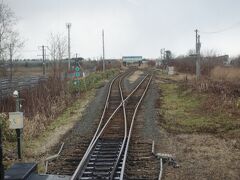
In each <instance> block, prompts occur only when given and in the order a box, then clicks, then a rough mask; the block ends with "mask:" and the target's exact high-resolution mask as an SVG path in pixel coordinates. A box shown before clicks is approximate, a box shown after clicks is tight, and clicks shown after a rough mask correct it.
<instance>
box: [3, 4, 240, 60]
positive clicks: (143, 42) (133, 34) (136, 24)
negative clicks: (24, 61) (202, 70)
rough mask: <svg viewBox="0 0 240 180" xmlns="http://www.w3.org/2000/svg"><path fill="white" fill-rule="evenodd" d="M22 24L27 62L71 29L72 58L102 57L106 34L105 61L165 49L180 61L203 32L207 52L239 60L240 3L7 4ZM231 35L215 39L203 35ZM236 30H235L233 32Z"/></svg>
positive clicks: (153, 54) (203, 41)
mask: <svg viewBox="0 0 240 180" xmlns="http://www.w3.org/2000/svg"><path fill="white" fill-rule="evenodd" d="M4 1H5V2H6V3H8V4H9V6H10V7H11V8H12V10H13V11H14V12H15V14H16V16H17V17H18V18H19V22H18V25H17V29H18V30H19V32H20V33H21V36H22V37H23V38H24V39H25V40H26V43H25V47H24V49H23V53H22V56H21V57H22V58H36V57H37V55H38V54H41V52H40V50H39V51H37V50H38V46H40V45H47V44H48V39H49V34H50V33H51V32H53V33H55V32H59V33H63V34H67V31H66V26H65V24H66V22H71V23H72V28H71V42H72V49H71V53H72V55H73V54H75V53H78V54H79V55H80V56H82V57H85V58H88V57H90V58H92V57H100V56H101V54H102V48H101V30H102V29H104V30H105V42H106V44H105V46H106V58H118V57H121V56H123V55H142V56H144V57H148V58H155V57H159V54H160V52H159V51H160V48H166V49H169V50H171V51H172V52H173V53H174V54H175V55H180V54H185V53H187V52H188V50H189V49H193V48H194V43H195V39H194V29H196V28H198V29H199V30H200V35H201V41H202V50H203V51H206V50H207V49H214V50H215V51H216V52H217V53H219V54H225V53H226V54H229V55H230V56H235V55H238V54H240V45H239V44H238V43H240V36H239V32H240V10H239V8H240V1H239V0H4ZM228 27H230V28H229V29H228V30H227V31H224V32H221V33H215V34H206V33H201V31H202V32H203V31H205V32H212V31H220V30H223V29H225V28H228ZM231 27H232V28H231Z"/></svg>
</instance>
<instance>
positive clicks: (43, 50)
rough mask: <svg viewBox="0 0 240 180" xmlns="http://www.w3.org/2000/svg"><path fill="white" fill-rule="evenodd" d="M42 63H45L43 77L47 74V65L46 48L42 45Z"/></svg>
mask: <svg viewBox="0 0 240 180" xmlns="http://www.w3.org/2000/svg"><path fill="white" fill-rule="evenodd" d="M42 62H43V75H44V76H45V74H46V63H45V46H44V45H42Z"/></svg>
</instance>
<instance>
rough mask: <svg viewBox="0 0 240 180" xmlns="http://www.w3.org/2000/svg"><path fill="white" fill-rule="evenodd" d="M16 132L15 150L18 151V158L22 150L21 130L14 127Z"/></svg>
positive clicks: (20, 156)
mask: <svg viewBox="0 0 240 180" xmlns="http://www.w3.org/2000/svg"><path fill="white" fill-rule="evenodd" d="M16 133H17V152H18V159H22V153H21V152H22V150H21V130H20V129H16Z"/></svg>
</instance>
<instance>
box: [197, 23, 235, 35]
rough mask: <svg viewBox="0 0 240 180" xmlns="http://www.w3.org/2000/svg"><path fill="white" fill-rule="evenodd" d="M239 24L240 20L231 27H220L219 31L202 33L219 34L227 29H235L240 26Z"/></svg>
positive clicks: (204, 32)
mask: <svg viewBox="0 0 240 180" xmlns="http://www.w3.org/2000/svg"><path fill="white" fill-rule="evenodd" d="M238 26H240V22H237V23H235V24H233V25H231V26H229V27H226V28H223V29H220V30H217V31H200V32H201V33H203V34H218V33H222V32H225V31H229V30H232V29H235V28H238Z"/></svg>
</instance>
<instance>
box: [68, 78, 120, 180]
mask: <svg viewBox="0 0 240 180" xmlns="http://www.w3.org/2000/svg"><path fill="white" fill-rule="evenodd" d="M121 75H122V74H118V75H117V76H116V77H115V78H113V80H112V81H111V83H110V85H109V88H108V94H107V98H106V101H105V105H104V109H103V113H102V116H101V119H100V121H99V124H98V127H97V130H96V132H95V134H94V136H93V138H92V140H91V142H90V144H89V146H88V148H87V150H86V152H85V153H84V155H83V157H82V160H81V162H80V164H79V165H78V167H77V169H76V170H75V172H74V174H73V176H72V177H75V176H77V175H78V172H79V171H80V169H81V168H82V167H83V165H84V164H83V163H82V161H83V160H84V162H85V161H86V159H87V157H88V155H89V153H90V151H91V147H92V146H91V145H92V143H93V142H94V140H95V139H96V136H97V134H98V132H99V130H100V128H101V125H102V122H103V118H104V116H105V113H106V110H107V108H108V103H109V97H110V94H111V90H112V85H113V83H114V82H115V80H116V79H117V78H119V76H121ZM71 179H72V178H71Z"/></svg>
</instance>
